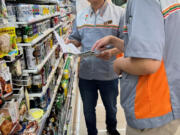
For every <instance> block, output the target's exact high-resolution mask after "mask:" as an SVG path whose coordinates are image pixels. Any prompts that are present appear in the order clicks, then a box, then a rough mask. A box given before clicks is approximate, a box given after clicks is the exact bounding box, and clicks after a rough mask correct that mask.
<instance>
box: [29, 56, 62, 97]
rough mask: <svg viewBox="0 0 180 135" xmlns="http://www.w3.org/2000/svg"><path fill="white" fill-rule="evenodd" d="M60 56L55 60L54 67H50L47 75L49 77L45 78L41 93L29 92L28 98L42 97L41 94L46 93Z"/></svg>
mask: <svg viewBox="0 0 180 135" xmlns="http://www.w3.org/2000/svg"><path fill="white" fill-rule="evenodd" d="M61 58H62V56H61V57H60V58H58V59H57V60H56V64H55V67H54V68H53V69H52V71H51V73H50V75H49V77H48V79H47V83H46V85H45V86H44V87H43V91H42V92H41V93H35V94H29V97H30V98H33V97H42V96H43V95H45V93H46V91H47V89H48V87H49V85H50V83H51V81H52V79H53V77H54V74H55V72H56V69H57V68H58V65H59V62H60V59H61Z"/></svg>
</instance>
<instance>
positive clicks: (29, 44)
mask: <svg viewBox="0 0 180 135" xmlns="http://www.w3.org/2000/svg"><path fill="white" fill-rule="evenodd" d="M60 26H61V24H58V25H56V26H55V27H54V28H49V29H48V30H46V31H44V32H43V34H41V35H40V36H38V37H37V38H36V39H34V40H33V41H32V42H30V43H18V44H17V45H18V46H21V47H22V46H23V47H28V46H33V45H35V44H37V43H38V42H40V41H41V40H42V39H44V38H45V37H46V36H48V35H49V34H50V33H52V32H53V31H54V30H56V29H57V28H58V27H60Z"/></svg>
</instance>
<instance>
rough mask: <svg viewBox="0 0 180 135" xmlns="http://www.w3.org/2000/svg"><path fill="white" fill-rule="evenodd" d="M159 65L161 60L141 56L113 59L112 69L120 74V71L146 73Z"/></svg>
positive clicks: (151, 72)
mask: <svg viewBox="0 0 180 135" xmlns="http://www.w3.org/2000/svg"><path fill="white" fill-rule="evenodd" d="M160 65H161V61H159V60H153V59H143V58H119V59H117V60H115V61H114V71H115V72H116V73H117V74H120V73H121V72H122V71H124V72H127V73H129V74H132V75H147V74H153V73H155V72H156V71H157V70H158V69H159V67H160Z"/></svg>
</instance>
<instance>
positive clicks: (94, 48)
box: [91, 40, 100, 51]
mask: <svg viewBox="0 0 180 135" xmlns="http://www.w3.org/2000/svg"><path fill="white" fill-rule="evenodd" d="M99 42H100V40H98V41H96V43H95V44H94V45H93V47H92V49H91V50H92V51H95V50H96V48H97V46H98V44H99Z"/></svg>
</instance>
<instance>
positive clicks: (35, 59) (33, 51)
mask: <svg viewBox="0 0 180 135" xmlns="http://www.w3.org/2000/svg"><path fill="white" fill-rule="evenodd" d="M25 51H26V60H27V67H28V69H35V68H36V66H37V65H38V64H40V63H41V46H40V45H35V46H34V47H27V48H25Z"/></svg>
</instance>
